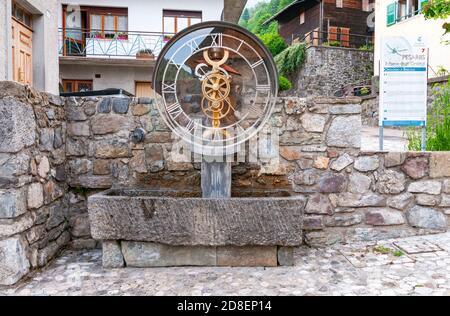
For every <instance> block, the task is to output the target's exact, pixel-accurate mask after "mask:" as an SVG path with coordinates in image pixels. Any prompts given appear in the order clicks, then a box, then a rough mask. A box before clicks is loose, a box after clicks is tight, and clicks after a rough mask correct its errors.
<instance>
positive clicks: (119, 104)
mask: <svg viewBox="0 0 450 316" xmlns="http://www.w3.org/2000/svg"><path fill="white" fill-rule="evenodd" d="M130 103H131V99H130V98H112V108H113V111H114V112H116V113H117V114H126V113H127V112H128V108H129V107H130Z"/></svg>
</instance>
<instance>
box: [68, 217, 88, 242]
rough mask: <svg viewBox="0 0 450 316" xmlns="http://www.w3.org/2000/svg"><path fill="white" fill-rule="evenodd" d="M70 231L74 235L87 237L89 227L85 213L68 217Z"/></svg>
mask: <svg viewBox="0 0 450 316" xmlns="http://www.w3.org/2000/svg"><path fill="white" fill-rule="evenodd" d="M70 232H71V233H72V235H73V236H74V237H89V236H91V229H90V223H89V217H88V215H87V214H79V215H76V216H73V217H71V218H70Z"/></svg>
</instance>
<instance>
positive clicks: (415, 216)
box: [406, 206, 447, 231]
mask: <svg viewBox="0 0 450 316" xmlns="http://www.w3.org/2000/svg"><path fill="white" fill-rule="evenodd" d="M406 214H407V218H408V222H409V224H410V225H411V226H413V227H417V228H423V229H431V230H440V231H443V230H446V229H447V218H446V217H445V215H444V214H443V213H441V212H438V211H436V210H434V209H432V208H426V207H421V206H414V207H413V208H412V209H410V210H409V211H408V212H407V213H406Z"/></svg>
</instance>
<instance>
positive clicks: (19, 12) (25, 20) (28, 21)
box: [11, 2, 33, 28]
mask: <svg viewBox="0 0 450 316" xmlns="http://www.w3.org/2000/svg"><path fill="white" fill-rule="evenodd" d="M11 16H12V17H13V18H14V19H16V20H17V21H19V22H20V23H22V24H24V25H26V26H28V27H29V28H32V27H33V18H32V15H31V14H30V13H28V12H27V11H25V9H23V8H22V7H20V6H19V5H17V3H15V2H13V4H12V12H11Z"/></svg>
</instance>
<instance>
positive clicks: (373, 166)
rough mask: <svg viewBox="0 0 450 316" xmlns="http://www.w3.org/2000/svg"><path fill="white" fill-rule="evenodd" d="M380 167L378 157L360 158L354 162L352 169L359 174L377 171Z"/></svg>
mask: <svg viewBox="0 0 450 316" xmlns="http://www.w3.org/2000/svg"><path fill="white" fill-rule="evenodd" d="M379 166H380V159H379V158H378V156H362V157H358V159H356V161H355V165H354V168H355V169H356V170H358V171H361V172H368V171H374V170H377V169H378V167H379Z"/></svg>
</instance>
